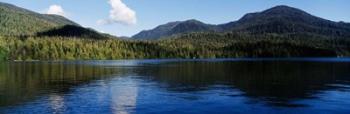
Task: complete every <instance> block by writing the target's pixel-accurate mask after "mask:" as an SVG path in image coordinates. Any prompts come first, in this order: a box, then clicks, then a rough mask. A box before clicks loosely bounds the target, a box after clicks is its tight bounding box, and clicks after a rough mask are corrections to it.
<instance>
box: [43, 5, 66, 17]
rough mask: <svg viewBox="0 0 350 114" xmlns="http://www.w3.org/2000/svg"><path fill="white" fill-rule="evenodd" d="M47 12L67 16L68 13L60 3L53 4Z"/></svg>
mask: <svg viewBox="0 0 350 114" xmlns="http://www.w3.org/2000/svg"><path fill="white" fill-rule="evenodd" d="M46 14H55V15H61V16H66V13H65V12H64V10H63V8H62V7H61V6H60V5H51V6H50V7H49V9H48V10H47V12H46Z"/></svg>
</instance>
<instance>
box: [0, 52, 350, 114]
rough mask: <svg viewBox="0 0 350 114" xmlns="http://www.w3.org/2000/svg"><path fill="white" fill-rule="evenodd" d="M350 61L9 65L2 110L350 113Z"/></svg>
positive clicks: (2, 83) (3, 67)
mask: <svg viewBox="0 0 350 114" xmlns="http://www.w3.org/2000/svg"><path fill="white" fill-rule="evenodd" d="M349 107H350V59H346V58H343V59H339V58H289V59H206V60H176V59H174V60H118V61H65V62H6V63H1V64H0V113H1V114H2V113H5V114H6V113H9V114H13V113H14V114H16V113H18V114H22V113H35V114H39V113H58V114H60V113H68V114H76V113H84V114H85V113H95V114H104V113H106V114H110V113H113V114H129V113H131V114H133V113H135V114H138V113H139V114H147V113H149V114H172V113H180V114H186V113H191V114H203V113H259V114H271V113H285V114H289V113H291V114H295V113H299V114H303V113H305V114H314V113H317V114H318V113H324V114H329V113H340V114H341V113H343V114H349V113H350V108H349Z"/></svg>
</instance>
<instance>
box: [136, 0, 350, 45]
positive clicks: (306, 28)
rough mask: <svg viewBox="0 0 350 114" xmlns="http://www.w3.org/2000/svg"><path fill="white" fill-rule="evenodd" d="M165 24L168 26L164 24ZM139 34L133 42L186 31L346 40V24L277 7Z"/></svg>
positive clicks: (349, 31)
mask: <svg viewBox="0 0 350 114" xmlns="http://www.w3.org/2000/svg"><path fill="white" fill-rule="evenodd" d="M165 25H168V24H165ZM165 25H161V26H159V27H164V28H165V29H164V28H163V29H159V28H158V27H157V28H156V29H152V30H149V31H143V32H141V33H139V34H136V35H135V36H133V38H136V39H148V38H151V39H158V38H161V37H169V36H172V35H175V34H182V33H189V32H212V31H214V32H247V33H250V34H266V33H275V34H317V35H325V36H331V37H350V24H348V23H344V22H343V23H341V22H339V23H337V22H333V21H329V20H326V19H323V18H320V17H317V16H314V15H311V14H309V13H307V12H305V11H303V10H301V9H298V8H294V7H290V6H287V5H278V6H275V7H272V8H269V9H266V10H263V11H260V12H255V13H248V14H246V15H244V16H243V17H242V18H241V19H239V20H238V21H232V22H229V23H226V24H219V25H210V24H205V23H203V22H201V21H198V20H195V19H190V20H186V21H177V22H175V23H173V24H172V26H171V27H169V26H165Z"/></svg>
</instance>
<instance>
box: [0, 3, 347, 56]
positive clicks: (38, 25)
mask: <svg viewBox="0 0 350 114" xmlns="http://www.w3.org/2000/svg"><path fill="white" fill-rule="evenodd" d="M0 18H1V20H0V59H1V60H92V59H98V60H101V59H146V58H191V59H192V58H237V57H349V56H350V39H349V37H350V34H349V33H350V32H349V30H350V29H349V28H350V27H349V24H348V23H344V22H339V23H338V22H332V21H329V20H325V19H321V18H318V17H315V16H312V15H310V14H308V13H306V12H303V11H301V10H299V9H295V8H291V7H288V6H277V7H274V8H271V9H268V10H265V11H263V12H258V13H251V14H247V15H245V16H244V17H243V18H242V19H240V20H239V21H235V22H231V23H227V24H222V25H209V24H204V23H202V22H200V21H197V20H189V21H182V22H172V23H168V24H166V25H161V26H159V27H157V28H156V29H154V30H150V31H143V33H142V35H139V36H140V38H141V39H143V38H142V37H147V38H146V39H158V38H155V37H165V38H164V39H158V40H133V39H119V38H116V37H114V36H111V35H108V34H101V33H99V32H96V31H95V30H93V29H88V28H84V27H81V26H79V25H78V24H76V23H74V22H72V21H70V20H68V19H66V18H64V17H61V16H56V15H43V14H38V13H35V12H31V11H28V10H25V9H22V8H19V7H16V6H13V5H9V4H5V3H0ZM148 37H149V38H148Z"/></svg>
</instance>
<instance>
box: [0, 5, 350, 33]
mask: <svg viewBox="0 0 350 114" xmlns="http://www.w3.org/2000/svg"><path fill="white" fill-rule="evenodd" d="M0 1H1V2H6V3H10V4H13V5H16V6H19V7H22V8H26V9H29V10H32V11H35V12H38V13H43V14H57V15H62V16H65V17H66V18H68V19H70V20H73V21H75V22H77V23H78V24H80V25H82V26H84V27H89V28H93V29H95V30H97V31H100V32H105V33H109V34H112V35H117V36H132V35H134V34H136V33H138V32H140V31H142V30H148V29H152V28H154V27H156V26H158V25H160V24H165V23H168V22H172V21H184V20H188V19H197V20H200V21H202V22H205V23H209V24H222V23H227V22H230V21H236V20H238V19H239V18H241V17H242V16H243V15H244V14H246V13H251V12H258V11H262V10H265V9H268V8H271V7H273V6H276V5H288V6H291V7H295V8H299V9H302V10H304V11H307V12H309V13H311V14H313V15H315V16H318V17H322V18H325V19H329V20H332V21H345V22H350V13H349V11H350V6H349V5H350V0H0Z"/></svg>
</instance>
